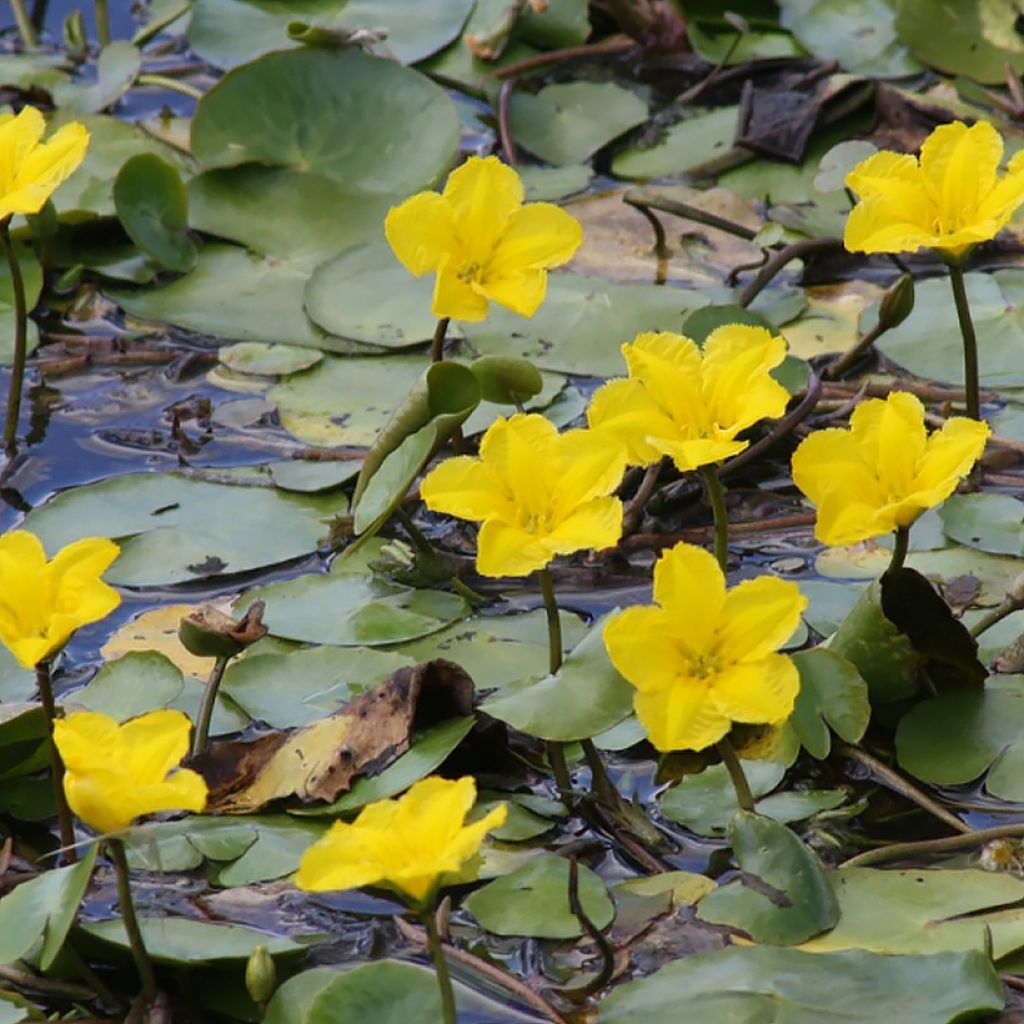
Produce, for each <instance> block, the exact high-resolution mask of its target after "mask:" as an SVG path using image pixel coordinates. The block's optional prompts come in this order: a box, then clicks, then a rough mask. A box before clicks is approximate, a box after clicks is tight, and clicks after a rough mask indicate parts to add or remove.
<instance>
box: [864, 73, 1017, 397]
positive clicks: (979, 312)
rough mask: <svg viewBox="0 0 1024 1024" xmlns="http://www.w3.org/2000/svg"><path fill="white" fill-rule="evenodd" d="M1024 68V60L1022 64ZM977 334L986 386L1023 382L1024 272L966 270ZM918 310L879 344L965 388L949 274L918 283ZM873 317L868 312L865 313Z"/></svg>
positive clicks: (923, 371) (909, 366)
mask: <svg viewBox="0 0 1024 1024" xmlns="http://www.w3.org/2000/svg"><path fill="white" fill-rule="evenodd" d="M1022 66H1024V63H1022ZM964 276H965V280H966V285H967V299H968V302H969V303H970V307H971V316H972V318H973V320H974V325H975V329H976V331H977V333H978V368H979V372H980V374H981V384H982V386H983V387H991V388H999V387H1004V386H1008V385H1014V386H1019V385H1022V384H1024V311H1022V308H1021V307H1022V306H1024V270H1018V269H1014V268H1005V269H1002V270H995V271H993V272H991V273H985V274H982V273H969V274H965V275H964ZM915 290H916V301H915V303H914V311H913V312H912V313H911V314H910V316H909V317H907V319H906V320H904V321H903V323H901V324H900V325H899V326H898V327H894V328H893V329H892V330H891V331H886V332H885V334H883V335H882V337H881V338H879V339H878V341H877V343H876V345H877V347H878V349H879V350H880V351H881V352H883V353H884V354H885V355H886V356H887V357H888V358H889V359H891V360H892V361H893V362H894V363H897V364H899V365H900V366H902V367H903V368H904V369H906V370H908V371H910V373H912V374H915V375H917V376H920V377H925V378H927V379H929V380H937V381H943V382H945V383H947V384H953V385H958V386H962V385H963V380H964V356H963V339H962V338H961V336H960V328H959V326H958V325H957V319H956V312H955V310H954V307H953V294H952V292H951V290H950V287H949V282H948V281H947V280H945V277H944V276H943V277H933V278H929V279H928V280H927V281H918V282H917V284H916V286H915ZM868 315H871V312H870V310H868V311H867V312H866V313H865V316H868Z"/></svg>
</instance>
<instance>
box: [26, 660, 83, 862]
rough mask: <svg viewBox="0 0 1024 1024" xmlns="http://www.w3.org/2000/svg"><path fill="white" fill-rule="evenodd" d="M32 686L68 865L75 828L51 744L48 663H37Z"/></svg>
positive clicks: (75, 857)
mask: <svg viewBox="0 0 1024 1024" xmlns="http://www.w3.org/2000/svg"><path fill="white" fill-rule="evenodd" d="M36 686H37V688H38V689H39V700H40V702H41V703H42V705H43V711H44V712H45V713H46V742H47V743H48V744H49V747H50V776H51V778H52V780H53V799H54V802H55V803H56V805H57V827H58V829H59V830H60V845H61V846H62V847H63V849H64V858H65V859H66V860H67V862H68V863H74V862H75V861H76V860H78V854H77V853H76V852H75V825H74V822H73V821H72V819H71V808H70V807H68V798H67V796H65V794H64V762H63V761H62V760H61V756H60V751H59V750H58V749H57V744H56V743H54V742H53V723H54V720H55V719H56V718H57V705H56V702H55V701H54V699H53V679H52V678H51V676H50V663H49V661H47V660H45V659H44V660H43V661H40V662H39V663H38V664H37V665H36Z"/></svg>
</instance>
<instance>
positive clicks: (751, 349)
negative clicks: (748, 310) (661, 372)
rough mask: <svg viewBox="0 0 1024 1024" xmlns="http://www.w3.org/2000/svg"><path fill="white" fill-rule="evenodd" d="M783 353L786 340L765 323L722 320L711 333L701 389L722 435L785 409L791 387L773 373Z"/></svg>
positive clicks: (742, 428) (731, 432) (733, 434)
mask: <svg viewBox="0 0 1024 1024" xmlns="http://www.w3.org/2000/svg"><path fill="white" fill-rule="evenodd" d="M785 358H786V340H785V339H784V338H782V337H780V336H777V335H776V336H773V335H772V333H771V331H768V330H765V328H763V327H750V326H748V325H746V324H724V325H723V326H721V327H718V328H716V329H715V330H713V331H712V332H711V333H710V334H709V335H708V337H707V340H706V341H705V342H704V365H703V372H702V376H703V393H704V398H705V402H706V404H707V408H708V414H709V416H710V418H711V420H712V421H713V422H714V423H715V424H716V425H717V427H718V438H719V439H721V438H722V435H723V433H726V432H727V433H728V434H729V435H731V436H735V434H737V433H739V432H740V431H741V430H746V428H747V427H749V426H752V425H753V424H754V423H756V422H757V421H758V420H762V419H778V417H780V416H781V415H782V414H783V413H784V412H785V411H786V405H787V404H788V402H789V392H788V391H786V389H785V388H784V387H783V386H782V385H781V384H780V383H779V382H778V381H777V380H775V379H774V378H773V377H772V376H771V371H772V370H773V369H774V368H775V367H776V366H778V365H779V364H780V363H781V362H782V360H783V359H785Z"/></svg>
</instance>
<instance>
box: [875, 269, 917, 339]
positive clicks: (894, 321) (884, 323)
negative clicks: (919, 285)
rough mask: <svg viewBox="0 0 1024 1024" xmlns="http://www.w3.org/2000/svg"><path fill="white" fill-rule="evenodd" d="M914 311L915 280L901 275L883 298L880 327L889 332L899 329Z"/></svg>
mask: <svg viewBox="0 0 1024 1024" xmlns="http://www.w3.org/2000/svg"><path fill="white" fill-rule="evenodd" d="M913 311H914V279H913V278H912V277H911V276H910V274H901V275H900V279H899V280H898V281H897V282H896V283H895V284H894V285H892V286H891V287H890V288H889V290H888V291H887V292H886V293H885V294H884V295H883V296H882V302H881V305H880V306H879V307H878V325H879V327H881V328H882V329H883V330H886V331H888V330H889V329H890V328H892V327H899V325H900V324H901V323H903V321H904V320H906V319H907V317H908V316H910V314H911V313H912V312H913Z"/></svg>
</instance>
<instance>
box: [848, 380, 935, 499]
mask: <svg viewBox="0 0 1024 1024" xmlns="http://www.w3.org/2000/svg"><path fill="white" fill-rule="evenodd" d="M850 432H851V434H852V436H853V437H854V438H855V439H856V441H857V445H858V447H859V448H860V450H861V453H862V455H863V459H864V462H865V464H866V465H867V466H869V467H872V468H873V471H874V475H875V476H876V478H877V479H878V482H879V489H880V490H881V492H882V493H883V494H889V495H894V494H907V493H909V490H910V486H911V481H912V480H913V477H914V467H915V466H916V465H917V461H918V459H919V458H920V457H921V456H922V455H923V454H924V450H925V441H926V438H927V433H926V431H925V426H924V406H923V405H922V404H921V400H920V399H919V398H918V397H917V396H916V395H912V394H910V393H909V392H907V391H893V392H891V393H890V394H889V395H888V396H887V397H886V398H884V399H881V398H873V399H871V400H870V401H867V402H862V403H861V404H860V405H858V406H857V408H856V409H854V411H853V415H852V416H851V417H850Z"/></svg>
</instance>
